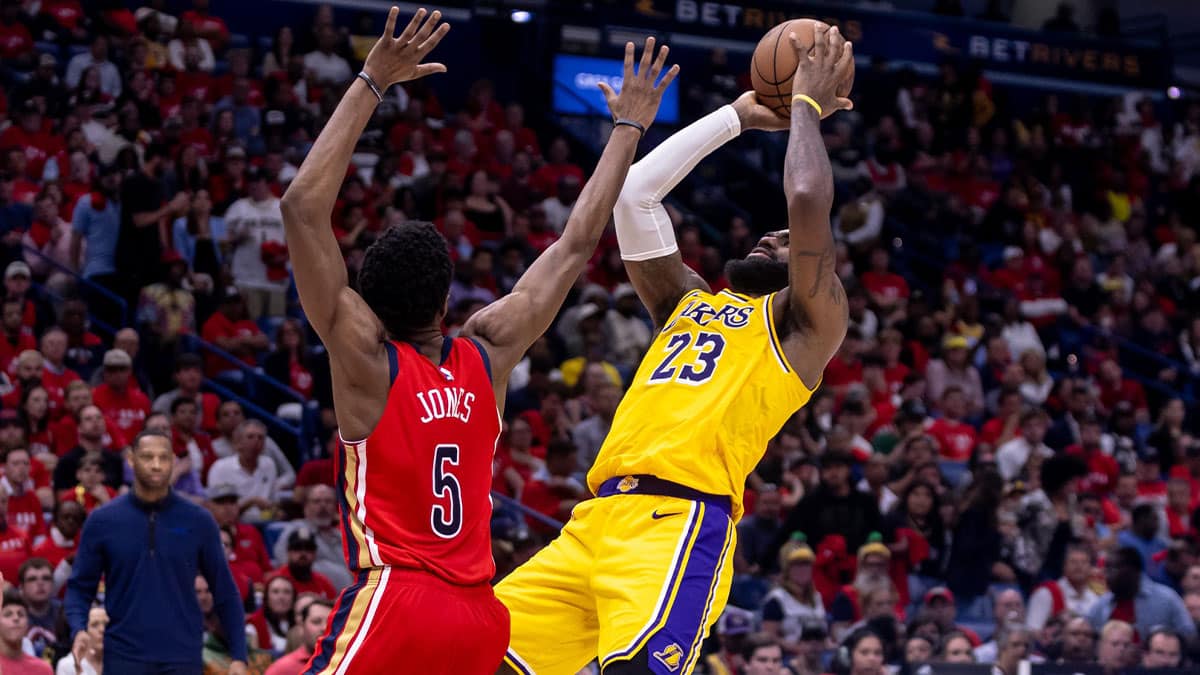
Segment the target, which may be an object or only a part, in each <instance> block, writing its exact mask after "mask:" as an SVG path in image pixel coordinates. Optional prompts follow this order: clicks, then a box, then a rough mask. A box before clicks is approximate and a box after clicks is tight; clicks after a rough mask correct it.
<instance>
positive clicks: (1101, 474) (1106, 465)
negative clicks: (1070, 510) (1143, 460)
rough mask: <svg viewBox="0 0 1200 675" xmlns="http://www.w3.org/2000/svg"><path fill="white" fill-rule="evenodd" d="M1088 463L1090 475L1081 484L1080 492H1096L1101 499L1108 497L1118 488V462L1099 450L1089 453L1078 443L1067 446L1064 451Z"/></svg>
mask: <svg viewBox="0 0 1200 675" xmlns="http://www.w3.org/2000/svg"><path fill="white" fill-rule="evenodd" d="M1064 452H1066V454H1068V455H1074V456H1076V457H1079V458H1081V459H1083V460H1084V461H1085V462H1086V463H1087V467H1088V475H1087V476H1085V477H1084V478H1083V480H1082V481H1080V483H1079V491H1080V492H1094V493H1096V494H1098V495H1100V496H1101V497H1107V496H1108V495H1110V494H1112V491H1113V490H1114V489H1116V487H1117V478H1118V477H1119V476H1120V475H1121V467H1120V466H1119V465H1118V464H1117V460H1115V459H1113V458H1112V457H1109V456H1108V455H1106V454H1104V453H1103V452H1101V451H1100V450H1099V449H1096V450H1092V451H1090V452H1089V451H1087V450H1084V448H1083V446H1082V445H1079V444H1078V443H1076V444H1074V445H1069V446H1067V449H1066V450H1065V451H1064Z"/></svg>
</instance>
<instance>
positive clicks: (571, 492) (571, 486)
mask: <svg viewBox="0 0 1200 675" xmlns="http://www.w3.org/2000/svg"><path fill="white" fill-rule="evenodd" d="M576 454H577V453H576V450H575V446H574V444H572V443H571V442H570V441H551V443H550V445H548V446H546V463H545V464H544V465H543V466H542V468H541V469H540V470H538V471H537V473H535V474H533V479H532V480H530V481H529V482H528V483H526V484H525V489H524V491H523V492H522V493H521V503H523V504H525V506H528V507H529V508H531V509H533V510H534V511H537V512H538V513H541V514H542V515H545V516H548V517H550V518H553V519H554V520H557V521H560V522H563V521H566V520H567V519H569V518H570V517H571V509H573V508H575V505H576V504H578V503H579V502H580V501H582V500H584V499H587V498H588V496H589V493H588V490H587V488H585V487H584V486H583V484H582V483H580V482H579V481H578V480H576V479H575V478H572V477H571V474H572V473H574V472H575V470H576V469H578V468H579V465H578V459H577V458H576ZM526 520H527V521H528V522H529V526H530V527H531V528H533V529H535V530H537V531H539V532H548V531H550V529H551V528H549V527H548V526H547V525H545V524H544V523H542V522H541V521H539V520H535V519H534V518H531V517H526Z"/></svg>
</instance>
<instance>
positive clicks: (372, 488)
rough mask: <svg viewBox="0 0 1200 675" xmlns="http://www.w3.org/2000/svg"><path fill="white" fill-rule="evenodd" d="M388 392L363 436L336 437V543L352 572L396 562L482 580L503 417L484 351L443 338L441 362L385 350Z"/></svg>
mask: <svg viewBox="0 0 1200 675" xmlns="http://www.w3.org/2000/svg"><path fill="white" fill-rule="evenodd" d="M386 348H387V352H388V364H389V366H390V370H391V381H392V386H391V389H389V391H388V399H387V404H386V406H385V407H384V410H383V416H382V417H380V419H379V423H378V424H376V426H375V429H374V430H373V431H372V432H371V433H370V435H368V436H367V437H366V438H365V439H363V440H360V441H348V440H346V439H342V443H341V448H340V452H339V453H338V454H339V456H338V458H337V464H338V488H339V491H340V495H339V499H340V501H341V518H342V529H343V532H342V542H343V544H342V546H343V548H344V550H345V553H346V561H347V563H348V564H349V566H350V569H351V570H354V571H358V570H362V569H367V568H372V567H381V566H385V565H394V566H397V567H404V568H410V569H418V570H425V571H428V572H430V573H432V574H434V575H436V576H438V577H441V578H442V579H445V580H446V581H448V582H450V583H452V584H457V585H464V586H465V585H473V584H480V583H487V582H489V581H490V580H491V578H492V576H493V575H494V574H495V571H496V564H495V561H493V560H492V542H491V527H490V525H491V517H492V500H491V493H490V490H491V485H492V457H493V455H494V454H495V450H496V440H497V438H498V437H499V435H500V414H499V412H498V410H497V408H496V397H495V394H494V393H493V391H492V381H491V374H490V371H491V368H490V364H489V363H488V360H487V356H486V353H485V352H484V351H483V347H481V346H480V345H479V343H477V342H475V341H474V340H470V339H467V338H458V339H453V340H452V339H450V338H447V339H446V340H445V343H444V348H443V349H442V363H441V365H434V363H433V362H432V361H430V360H429V359H427V358H426V357H424V356H422V355H421V353H420V352H418V351H417V350H416V349H415V348H414V347H413V346H412V345H409V344H407V343H404V342H395V341H390V342H388V343H387V345H386Z"/></svg>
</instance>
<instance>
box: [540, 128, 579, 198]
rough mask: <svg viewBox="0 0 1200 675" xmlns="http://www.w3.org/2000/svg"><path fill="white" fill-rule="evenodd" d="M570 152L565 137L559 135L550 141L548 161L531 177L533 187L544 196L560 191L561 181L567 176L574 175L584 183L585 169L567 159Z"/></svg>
mask: <svg viewBox="0 0 1200 675" xmlns="http://www.w3.org/2000/svg"><path fill="white" fill-rule="evenodd" d="M570 154H571V148H570V146H568V145H567V140H566V139H565V138H563V137H561V136H559V137H558V138H556V139H554V141H553V142H552V143H550V151H549V152H548V153H547V157H546V163H545V164H543V165H542V166H541V167H540V168H539V169H538V170H537V171H534V172H533V177H532V178H531V179H530V183H531V184H532V185H533V189H535V190H537V191H538V192H540V193H541V194H542V195H544V196H549V195H553V194H555V193H556V192H557V191H558V183H559V181H560V180H562V179H563V178H566V177H574V178H576V179H578V180H579V183H580V185H582V184H583V169H581V168H579V167H578V166H576V165H574V164H572V163H570V162H569V161H567V160H568V159H569V157H570Z"/></svg>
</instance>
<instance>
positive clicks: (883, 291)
mask: <svg viewBox="0 0 1200 675" xmlns="http://www.w3.org/2000/svg"><path fill="white" fill-rule="evenodd" d="M889 262H890V260H889V257H888V252H887V249H884V248H876V249H875V250H873V251H871V270H870V271H869V272H864V273H863V275H862V277H861V281H862V285H863V288H864V289H866V291H867V295H868V296H870V298H871V304H872V305H874V306H875V307H878V308H880V309H881V310H883V312H884V313H888V312H891V311H892V310H894V309H897V308H898V307H901V306H903V304H904V302H905V301H906V300H908V282H907V281H905V280H904V277H902V276H900V275H899V274H895V273H894V272H890V271H888V264H889Z"/></svg>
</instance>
